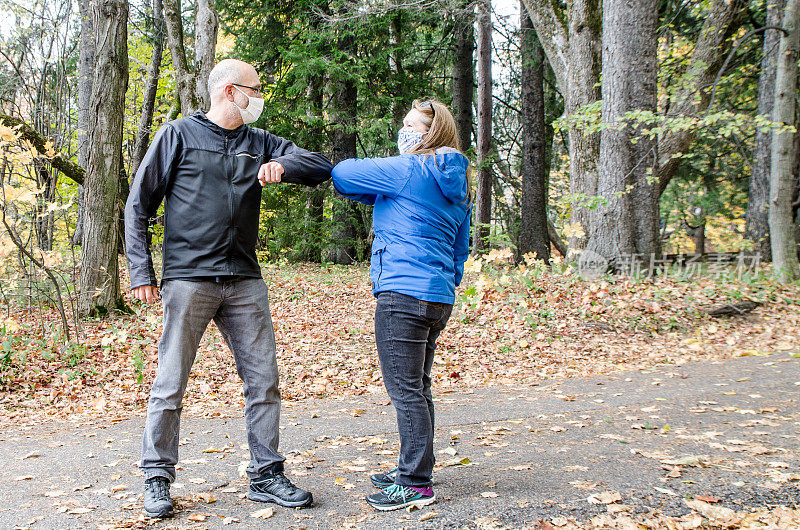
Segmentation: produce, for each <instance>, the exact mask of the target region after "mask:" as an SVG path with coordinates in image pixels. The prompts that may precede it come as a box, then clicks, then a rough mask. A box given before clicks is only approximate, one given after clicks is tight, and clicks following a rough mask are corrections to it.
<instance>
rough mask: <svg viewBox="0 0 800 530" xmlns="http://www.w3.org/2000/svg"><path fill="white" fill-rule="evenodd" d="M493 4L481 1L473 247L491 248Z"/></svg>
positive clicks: (474, 250) (479, 250)
mask: <svg viewBox="0 0 800 530" xmlns="http://www.w3.org/2000/svg"><path fill="white" fill-rule="evenodd" d="M491 13H492V6H491V0H480V2H479V3H478V142H477V143H478V190H477V193H476V198H475V199H476V200H475V231H474V232H473V242H472V251H473V252H475V253H480V252H483V251H484V250H486V249H487V248H488V246H489V245H488V241H487V237H488V236H489V224H490V223H491V220H492V18H491Z"/></svg>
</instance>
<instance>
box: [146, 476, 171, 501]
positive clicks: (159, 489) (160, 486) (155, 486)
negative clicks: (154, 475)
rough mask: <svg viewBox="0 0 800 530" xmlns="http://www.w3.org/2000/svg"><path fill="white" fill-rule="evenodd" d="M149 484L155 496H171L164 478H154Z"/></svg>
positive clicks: (159, 497)
mask: <svg viewBox="0 0 800 530" xmlns="http://www.w3.org/2000/svg"><path fill="white" fill-rule="evenodd" d="M149 485H150V488H151V489H152V491H153V496H154V497H155V498H157V499H163V498H165V497H169V489H168V488H167V484H166V483H165V482H164V481H163V480H154V481H152V482H150V483H149Z"/></svg>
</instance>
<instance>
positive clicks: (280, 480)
mask: <svg viewBox="0 0 800 530" xmlns="http://www.w3.org/2000/svg"><path fill="white" fill-rule="evenodd" d="M270 479H271V480H273V481H274V482H275V483H277V484H279V485H281V486H283V487H284V488H288V489H289V495H292V494H294V492H295V490H297V486H295V485H294V484H292V481H291V480H289V479H288V478H286V475H284V474H283V473H275V474H274V475H272V477H270ZM270 479H268V480H270Z"/></svg>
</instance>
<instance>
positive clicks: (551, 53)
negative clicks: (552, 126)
mask: <svg viewBox="0 0 800 530" xmlns="http://www.w3.org/2000/svg"><path fill="white" fill-rule="evenodd" d="M524 3H525V6H526V7H527V10H528V14H529V15H530V17H531V20H532V21H533V25H534V27H535V28H536V33H537V35H538V36H539V42H541V44H542V47H543V48H544V52H545V54H546V55H547V59H548V60H549V61H550V66H552V68H553V71H554V72H555V76H556V82H557V84H558V87H559V89H560V91H561V93H562V94H563V95H564V113H565V114H567V115H572V114H574V113H576V112H577V111H578V110H579V109H581V108H582V107H585V106H587V105H590V104H592V103H596V102H597V101H599V100H600V88H599V87H600V70H601V61H600V59H601V58H600V50H601V36H602V32H603V28H602V9H601V7H602V6H601V0H572V1H570V2H567V3H566V7H562V4H561V2H537V1H535V0H525V1H524ZM568 141H569V160H570V164H569V176H570V177H569V180H570V192H571V193H573V194H576V196H590V197H591V196H595V195H597V178H598V175H597V162H598V160H599V158H600V135H599V134H597V133H593V134H586V133H585V131H584V129H583V127H582V126H580V125H578V124H574V125H571V126H570V127H569V129H568ZM589 212H590V210H589V209H588V208H586V207H585V206H584V205H582V204H581V203H578V204H576V205H575V206H574V207H573V210H572V220H573V222H578V223H580V224H581V226H582V227H583V232H584V233H585V234H589V232H590V226H589ZM585 242H586V238H585V236H584V237H580V236H577V235H576V236H574V237H572V238H571V241H570V245H571V246H573V247H575V248H583V247H584V245H585Z"/></svg>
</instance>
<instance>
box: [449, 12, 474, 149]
mask: <svg viewBox="0 0 800 530" xmlns="http://www.w3.org/2000/svg"><path fill="white" fill-rule="evenodd" d="M454 23H455V53H454V55H455V58H454V60H453V114H454V115H455V118H456V126H457V127H458V141H459V143H460V144H461V149H462V150H463V151H467V150H468V149H469V148H470V147H471V146H472V117H473V112H472V102H473V94H474V92H475V63H474V60H473V55H474V51H475V29H474V24H475V6H474V5H473V4H472V2H466V5H464V6H462V8H461V9H460V10H458V11H457V12H456V16H455V22H454Z"/></svg>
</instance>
